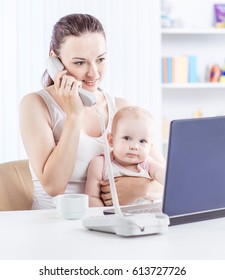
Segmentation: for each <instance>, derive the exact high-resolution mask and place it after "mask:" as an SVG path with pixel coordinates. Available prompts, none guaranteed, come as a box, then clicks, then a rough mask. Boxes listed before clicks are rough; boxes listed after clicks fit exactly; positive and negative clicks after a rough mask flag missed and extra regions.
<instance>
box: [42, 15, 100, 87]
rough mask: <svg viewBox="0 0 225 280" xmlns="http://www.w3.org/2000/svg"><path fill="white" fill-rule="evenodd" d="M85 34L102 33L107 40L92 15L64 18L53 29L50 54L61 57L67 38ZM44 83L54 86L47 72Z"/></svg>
mask: <svg viewBox="0 0 225 280" xmlns="http://www.w3.org/2000/svg"><path fill="white" fill-rule="evenodd" d="M85 33H101V34H102V35H103V36H104V38H105V32H104V29H103V26H102V24H101V23H100V21H99V20H98V19H97V18H95V17H93V16H91V15H88V14H71V15H67V16H64V17H62V18H61V19H59V21H58V22H56V24H55V25H54V27H53V31H52V37H51V42H50V51H49V54H50V52H51V51H53V52H54V53H55V54H56V56H59V54H60V49H61V45H62V44H63V43H64V42H65V39H66V37H68V36H71V35H72V36H76V37H80V36H82V35H84V34H85ZM42 83H43V85H44V86H50V85H52V84H53V81H52V79H51V78H50V76H49V75H48V72H47V70H46V71H45V73H44V74H43V76H42Z"/></svg>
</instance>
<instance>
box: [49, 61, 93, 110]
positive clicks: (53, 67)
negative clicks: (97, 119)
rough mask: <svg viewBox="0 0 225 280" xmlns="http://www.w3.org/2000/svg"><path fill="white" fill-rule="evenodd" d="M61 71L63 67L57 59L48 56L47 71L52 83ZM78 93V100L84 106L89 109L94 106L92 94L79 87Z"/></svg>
mask: <svg viewBox="0 0 225 280" xmlns="http://www.w3.org/2000/svg"><path fill="white" fill-rule="evenodd" d="M63 69H64V66H63V64H62V63H61V61H60V60H59V59H58V58H57V57H54V56H50V57H49V58H48V60H47V71H48V74H49V76H50V77H51V78H52V80H53V81H54V80H55V78H56V75H57V73H58V72H59V71H62V70H63ZM78 92H79V95H80V98H81V100H82V102H83V104H84V106H87V107H90V106H92V105H94V104H96V98H95V95H94V94H93V93H92V92H90V91H87V90H85V89H83V88H80V87H79V88H78Z"/></svg>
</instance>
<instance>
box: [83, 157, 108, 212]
mask: <svg viewBox="0 0 225 280" xmlns="http://www.w3.org/2000/svg"><path fill="white" fill-rule="evenodd" d="M103 166H104V157H102V156H99V157H96V158H94V159H93V160H92V161H91V162H90V164H89V167H88V172H87V181H86V186H85V193H86V194H87V195H88V196H89V206H90V207H102V206H104V203H103V202H102V199H101V197H100V185H99V181H100V180H102V172H103Z"/></svg>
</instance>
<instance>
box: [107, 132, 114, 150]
mask: <svg viewBox="0 0 225 280" xmlns="http://www.w3.org/2000/svg"><path fill="white" fill-rule="evenodd" d="M107 140H108V143H109V146H110V147H112V145H113V136H112V133H108V134H107Z"/></svg>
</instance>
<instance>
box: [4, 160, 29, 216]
mask: <svg viewBox="0 0 225 280" xmlns="http://www.w3.org/2000/svg"><path fill="white" fill-rule="evenodd" d="M32 203H33V182H32V180H31V173H30V169H29V163H28V160H17V161H11V162H5V163H1V164H0V210H5V211H9V210H30V209H31V206H32Z"/></svg>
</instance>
